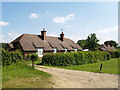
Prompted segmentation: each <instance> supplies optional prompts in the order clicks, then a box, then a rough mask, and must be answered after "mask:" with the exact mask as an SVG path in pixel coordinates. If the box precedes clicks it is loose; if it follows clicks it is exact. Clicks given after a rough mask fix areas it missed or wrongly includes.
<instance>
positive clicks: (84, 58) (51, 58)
mask: <svg viewBox="0 0 120 90" xmlns="http://www.w3.org/2000/svg"><path fill="white" fill-rule="evenodd" d="M109 59H110V54H109V53H108V52H92V51H89V52H83V51H79V52H68V53H65V54H64V53H56V54H46V55H44V56H43V58H42V64H43V65H53V66H65V67H66V66H71V65H82V64H88V63H96V62H99V61H104V60H109Z"/></svg>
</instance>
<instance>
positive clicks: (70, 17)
mask: <svg viewBox="0 0 120 90" xmlns="http://www.w3.org/2000/svg"><path fill="white" fill-rule="evenodd" d="M74 18H75V15H74V14H73V13H72V14H69V15H67V16H66V20H72V19H74Z"/></svg>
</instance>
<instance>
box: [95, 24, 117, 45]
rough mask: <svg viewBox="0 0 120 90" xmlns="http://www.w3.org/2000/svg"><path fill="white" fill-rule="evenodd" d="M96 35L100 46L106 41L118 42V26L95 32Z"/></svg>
mask: <svg viewBox="0 0 120 90" xmlns="http://www.w3.org/2000/svg"><path fill="white" fill-rule="evenodd" d="M96 35H97V37H98V39H100V42H99V43H100V44H103V43H104V42H105V41H107V40H114V41H116V42H118V26H114V27H111V28H104V29H100V30H97V31H96Z"/></svg>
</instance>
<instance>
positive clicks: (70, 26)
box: [66, 25, 74, 28]
mask: <svg viewBox="0 0 120 90" xmlns="http://www.w3.org/2000/svg"><path fill="white" fill-rule="evenodd" d="M73 27H74V25H67V26H66V28H73Z"/></svg>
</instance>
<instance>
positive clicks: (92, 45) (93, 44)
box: [86, 33, 99, 51]
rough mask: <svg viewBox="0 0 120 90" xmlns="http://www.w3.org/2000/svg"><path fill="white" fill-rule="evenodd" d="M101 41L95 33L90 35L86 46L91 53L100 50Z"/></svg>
mask: <svg viewBox="0 0 120 90" xmlns="http://www.w3.org/2000/svg"><path fill="white" fill-rule="evenodd" d="M98 42H99V40H98V39H97V37H96V34H95V33H92V34H90V35H89V36H88V37H87V39H86V46H87V47H88V49H89V50H90V51H95V50H98V45H99V43H98Z"/></svg>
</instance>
